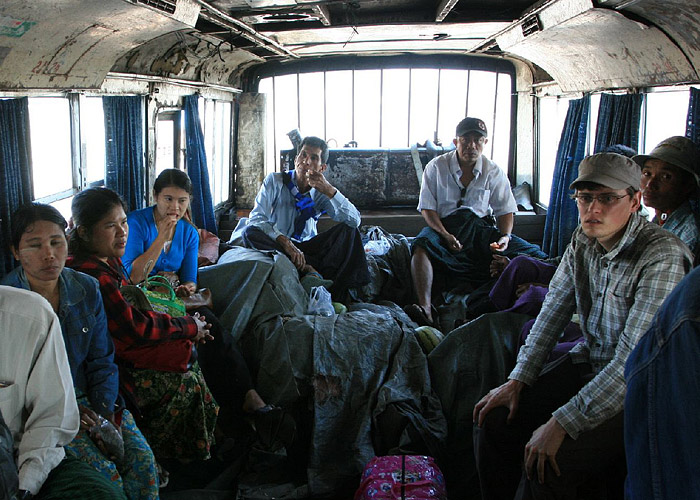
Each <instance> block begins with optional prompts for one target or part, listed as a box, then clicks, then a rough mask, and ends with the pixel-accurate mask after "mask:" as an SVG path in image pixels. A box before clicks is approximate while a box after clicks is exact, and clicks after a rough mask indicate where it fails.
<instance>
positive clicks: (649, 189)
mask: <svg viewBox="0 0 700 500" xmlns="http://www.w3.org/2000/svg"><path fill="white" fill-rule="evenodd" d="M632 159H633V160H634V161H635V162H637V164H638V165H639V166H640V167H642V196H643V199H644V205H646V206H647V207H651V208H653V209H654V210H655V211H656V215H655V217H654V219H653V222H655V223H657V224H658V225H660V226H662V227H663V228H664V229H666V230H667V231H671V232H672V233H673V234H675V235H676V236H678V237H679V238H680V239H681V240H682V241H683V243H685V244H686V245H688V247H689V248H690V249H691V250H692V251H693V253H694V254H695V257H696V259H697V257H698V250H700V248H699V246H700V229H699V228H698V222H700V221H698V214H697V213H696V212H695V211H694V210H693V208H692V206H691V202H690V200H691V199H693V198H697V192H698V181H699V179H700V176H699V175H698V174H699V169H700V159H699V158H698V150H697V147H696V146H695V143H693V141H691V140H690V139H688V138H686V137H680V136H675V137H669V138H668V139H664V140H663V141H661V142H660V143H659V144H658V145H657V146H656V147H655V148H654V149H653V150H652V151H651V153H649V154H648V155H637V156H635V157H634V158H632Z"/></svg>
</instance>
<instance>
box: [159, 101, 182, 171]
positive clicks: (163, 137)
mask: <svg viewBox="0 0 700 500" xmlns="http://www.w3.org/2000/svg"><path fill="white" fill-rule="evenodd" d="M175 133H176V126H175V119H174V118H173V117H172V115H170V114H169V115H168V116H167V117H159V118H158V124H157V126H156V177H157V176H158V174H160V173H161V172H162V171H163V170H165V169H166V168H175V167H176V166H177V164H176V163H175V159H176V158H177V151H176V140H175V139H176V136H175Z"/></svg>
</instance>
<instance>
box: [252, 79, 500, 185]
mask: <svg viewBox="0 0 700 500" xmlns="http://www.w3.org/2000/svg"><path fill="white" fill-rule="evenodd" d="M258 91H259V92H263V93H266V94H267V96H268V98H267V139H268V142H267V151H266V158H265V169H266V172H271V171H275V170H280V169H283V168H286V167H287V166H280V165H278V162H279V153H280V151H281V150H285V149H290V148H291V147H292V144H291V142H290V141H289V138H288V137H287V133H288V132H289V131H291V130H293V129H295V128H298V129H299V130H300V132H301V135H302V136H306V135H317V136H319V137H321V138H323V139H325V140H326V141H328V143H329V146H330V147H331V148H336V147H338V148H342V147H344V146H345V145H347V144H350V143H351V142H354V143H355V145H357V147H359V148H366V149H371V148H408V147H410V146H411V145H412V144H416V143H419V144H423V143H425V142H426V141H427V140H430V141H434V142H437V143H442V144H443V145H446V146H451V143H452V139H453V138H454V130H455V127H456V125H457V123H458V122H459V121H460V120H461V119H462V118H464V117H465V116H467V115H469V116H478V117H480V118H482V119H483V120H484V122H485V123H486V125H487V127H488V128H489V144H488V146H487V147H486V149H485V154H486V155H487V156H489V157H491V158H492V159H493V160H494V161H496V163H498V165H500V166H501V167H502V168H503V169H504V170H507V169H508V165H509V158H510V146H511V145H510V130H511V100H512V77H511V74H510V73H507V72H498V71H486V70H475V69H474V70H470V69H449V68H445V69H442V68H430V67H419V68H411V67H392V68H384V69H354V70H338V71H318V72H312V73H295V74H287V75H279V76H270V77H267V78H262V79H261V80H260V85H259V87H258ZM319 96H323V99H320V98H319Z"/></svg>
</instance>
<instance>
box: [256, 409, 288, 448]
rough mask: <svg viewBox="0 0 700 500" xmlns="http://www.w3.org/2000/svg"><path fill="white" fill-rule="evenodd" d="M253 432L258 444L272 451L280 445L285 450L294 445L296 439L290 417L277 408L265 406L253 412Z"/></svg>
mask: <svg viewBox="0 0 700 500" xmlns="http://www.w3.org/2000/svg"><path fill="white" fill-rule="evenodd" d="M253 423H254V425H255V432H256V433H257V434H258V439H259V440H260V444H262V445H263V446H264V447H265V448H266V449H268V450H273V449H276V448H278V447H279V444H280V443H281V444H282V445H283V446H284V447H285V448H287V449H289V447H290V446H291V445H292V444H293V443H294V438H295V437H296V430H297V427H296V422H294V419H293V418H292V416H291V415H290V414H289V413H287V412H286V411H284V410H283V409H282V408H280V407H279V406H275V405H266V406H263V407H262V408H259V409H257V410H255V411H254V412H253Z"/></svg>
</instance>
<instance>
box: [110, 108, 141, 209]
mask: <svg viewBox="0 0 700 500" xmlns="http://www.w3.org/2000/svg"><path fill="white" fill-rule="evenodd" d="M102 107H103V109H104V115H105V162H106V163H105V167H106V173H105V185H106V186H107V187H108V188H110V189H113V190H114V191H116V192H117V193H119V195H120V196H121V197H122V198H123V199H124V201H126V204H127V206H128V208H129V210H137V209H139V208H143V206H144V195H145V190H144V172H145V171H146V162H145V157H144V152H143V143H144V129H143V121H144V119H143V113H142V108H143V98H142V97H139V96H133V97H132V96H105V97H103V98H102Z"/></svg>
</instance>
